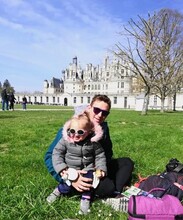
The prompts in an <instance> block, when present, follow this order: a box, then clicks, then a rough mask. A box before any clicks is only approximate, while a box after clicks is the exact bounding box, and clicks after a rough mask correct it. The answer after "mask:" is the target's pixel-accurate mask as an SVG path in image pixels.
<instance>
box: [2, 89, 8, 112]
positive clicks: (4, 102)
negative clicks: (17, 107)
mask: <svg viewBox="0 0 183 220" xmlns="http://www.w3.org/2000/svg"><path fill="white" fill-rule="evenodd" d="M1 98H2V110H3V111H4V110H5V108H6V110H8V94H7V92H6V89H3V91H2V92H1Z"/></svg>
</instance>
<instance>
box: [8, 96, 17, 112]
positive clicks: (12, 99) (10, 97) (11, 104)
mask: <svg viewBox="0 0 183 220" xmlns="http://www.w3.org/2000/svg"><path fill="white" fill-rule="evenodd" d="M8 99H9V102H10V110H12V111H14V103H15V100H16V98H15V96H14V94H13V92H11V93H10V94H9V97H8Z"/></svg>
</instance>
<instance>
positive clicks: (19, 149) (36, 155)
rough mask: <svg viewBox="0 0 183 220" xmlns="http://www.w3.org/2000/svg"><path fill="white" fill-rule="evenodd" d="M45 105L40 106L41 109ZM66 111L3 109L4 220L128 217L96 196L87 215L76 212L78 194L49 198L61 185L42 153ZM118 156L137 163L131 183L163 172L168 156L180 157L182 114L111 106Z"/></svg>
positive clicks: (0, 184) (0, 215) (0, 213)
mask: <svg viewBox="0 0 183 220" xmlns="http://www.w3.org/2000/svg"><path fill="white" fill-rule="evenodd" d="M41 108H42V107H41ZM72 114H73V109H72V108H71V109H70V110H68V111H62V110H59V111H55V110H52V111H41V110H39V111H16V110H15V111H4V112H2V111H0V178H1V181H0V191H1V197H0V206H1V209H0V219H3V220H4V219H5V220H8V219H11V220H14V219H25V220H27V219H38V220H42V219H44V220H45V219H46V220H47V219H54V220H55V219H64V218H78V219H88V220H89V219H112V220H113V219H126V215H125V214H123V213H120V212H115V211H113V210H112V209H111V208H110V207H108V206H105V205H104V204H102V203H101V202H100V200H97V201H95V202H94V203H93V205H92V208H91V210H92V212H91V214H89V215H88V216H87V217H85V216H76V213H77V212H78V208H79V200H80V199H79V197H78V196H74V197H64V198H62V199H60V200H59V201H58V202H55V203H54V204H53V205H48V204H47V203H46V201H45V198H46V196H47V195H48V194H49V193H50V192H51V191H52V189H53V188H54V187H55V186H56V185H57V183H56V181H55V180H53V178H52V177H51V176H50V174H48V172H47V170H46V168H45V165H44V155H45V152H46V150H47V148H48V145H49V144H50V143H51V141H52V140H53V138H54V137H55V135H56V133H57V131H58V129H59V128H60V127H61V126H62V125H63V123H64V122H65V121H66V120H68V119H69V118H70V116H71V115H72ZM108 123H109V127H110V131H111V132H110V133H111V139H112V141H113V145H114V157H121V156H129V157H131V158H132V159H133V160H134V161H135V170H134V175H133V182H135V181H136V180H137V179H136V178H137V174H138V173H140V174H141V175H142V176H147V175H149V174H153V173H157V172H161V171H162V170H164V168H165V164H166V163H167V162H168V160H169V159H170V158H172V157H173V158H178V159H179V160H181V159H182V155H183V113H180V112H175V113H165V114H161V113H159V112H156V111H152V112H149V114H148V116H141V115H140V113H138V112H135V111H124V110H112V111H111V114H110V115H109V117H108Z"/></svg>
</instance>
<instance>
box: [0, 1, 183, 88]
mask: <svg viewBox="0 0 183 220" xmlns="http://www.w3.org/2000/svg"><path fill="white" fill-rule="evenodd" d="M162 8H171V9H177V10H179V12H182V13H183V1H182V0H44V1H43V0H0V33H1V34H0V82H1V83H3V82H4V80H5V79H8V80H9V82H10V83H11V85H12V86H13V87H14V88H15V90H16V92H25V91H27V92H34V91H42V90H43V81H44V80H45V79H47V80H50V79H51V78H52V77H56V78H61V72H62V70H63V69H65V68H67V67H68V65H69V63H71V62H72V58H73V57H75V56H77V57H78V61H79V63H80V65H81V66H82V67H83V68H85V66H86V64H87V63H93V64H94V65H96V64H101V63H102V61H103V59H104V57H105V55H106V54H107V50H108V49H110V48H112V47H113V46H114V45H115V43H116V42H117V41H119V40H120V35H119V34H118V33H119V31H120V30H122V26H123V25H125V24H126V23H127V22H128V21H129V20H130V18H133V19H134V20H136V19H137V16H138V15H140V16H142V17H145V16H146V15H147V13H148V12H149V13H153V12H155V11H159V10H160V9H162Z"/></svg>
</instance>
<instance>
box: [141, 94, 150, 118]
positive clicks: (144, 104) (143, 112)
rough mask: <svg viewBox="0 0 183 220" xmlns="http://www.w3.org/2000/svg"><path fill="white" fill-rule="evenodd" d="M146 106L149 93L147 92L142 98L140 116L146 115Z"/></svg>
mask: <svg viewBox="0 0 183 220" xmlns="http://www.w3.org/2000/svg"><path fill="white" fill-rule="evenodd" d="M148 105H149V93H148V92H147V93H145V96H144V103H143V108H142V112H141V115H147V111H148Z"/></svg>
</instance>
